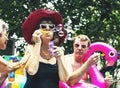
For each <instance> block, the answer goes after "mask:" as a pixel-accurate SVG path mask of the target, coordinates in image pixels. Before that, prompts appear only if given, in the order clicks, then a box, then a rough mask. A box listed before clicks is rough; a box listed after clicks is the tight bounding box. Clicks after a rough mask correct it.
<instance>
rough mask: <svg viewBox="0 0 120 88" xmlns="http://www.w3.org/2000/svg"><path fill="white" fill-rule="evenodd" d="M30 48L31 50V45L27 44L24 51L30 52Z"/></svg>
mask: <svg viewBox="0 0 120 88" xmlns="http://www.w3.org/2000/svg"><path fill="white" fill-rule="evenodd" d="M32 50H33V45H31V44H28V45H27V46H26V48H25V52H29V53H30V52H32Z"/></svg>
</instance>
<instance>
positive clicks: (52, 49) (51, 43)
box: [49, 41, 54, 55]
mask: <svg viewBox="0 0 120 88" xmlns="http://www.w3.org/2000/svg"><path fill="white" fill-rule="evenodd" d="M53 46H54V42H53V41H50V42H49V50H50V54H51V55H54V48H53Z"/></svg>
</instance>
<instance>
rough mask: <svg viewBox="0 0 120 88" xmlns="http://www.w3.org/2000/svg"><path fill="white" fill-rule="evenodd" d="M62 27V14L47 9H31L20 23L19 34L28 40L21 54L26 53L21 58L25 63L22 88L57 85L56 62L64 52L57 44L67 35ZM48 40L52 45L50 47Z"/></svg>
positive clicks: (51, 87)
mask: <svg viewBox="0 0 120 88" xmlns="http://www.w3.org/2000/svg"><path fill="white" fill-rule="evenodd" d="M62 26H63V21H62V17H61V15H60V14H59V13H58V12H55V11H51V10H46V9H39V10H36V11H34V12H32V13H31V14H30V15H29V16H28V17H27V19H26V20H25V22H24V23H23V25H22V33H23V37H24V38H25V40H26V42H27V43H28V46H27V48H26V50H25V55H24V56H25V57H27V56H29V57H28V58H23V59H22V60H21V63H25V62H27V63H26V65H25V69H26V71H27V82H26V84H25V87H24V88H58V83H59V77H60V76H59V74H58V73H59V71H58V62H59V61H60V60H61V58H62V56H63V55H64V53H63V51H62V50H61V49H60V47H58V46H60V44H62V43H63V41H64V39H65V36H66V35H65V32H64V29H63V27H62ZM51 41H52V42H53V43H54V46H51V47H49V46H50V45H49V44H50V43H51ZM52 48H53V49H52ZM51 50H53V51H51ZM52 53H53V54H52Z"/></svg>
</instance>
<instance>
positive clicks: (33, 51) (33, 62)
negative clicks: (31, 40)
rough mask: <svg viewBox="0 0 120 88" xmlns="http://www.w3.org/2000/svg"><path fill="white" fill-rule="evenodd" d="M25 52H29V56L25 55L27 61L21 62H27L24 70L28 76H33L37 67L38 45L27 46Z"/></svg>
mask: <svg viewBox="0 0 120 88" xmlns="http://www.w3.org/2000/svg"><path fill="white" fill-rule="evenodd" d="M27 52H29V54H28V53H26V55H25V56H24V58H26V57H27V58H28V59H24V60H23V61H24V62H26V61H27V62H26V65H25V69H26V71H27V72H28V73H29V74H30V75H34V74H35V73H36V72H37V70H38V66H39V54H40V44H39V43H36V44H35V45H29V47H28V49H27Z"/></svg>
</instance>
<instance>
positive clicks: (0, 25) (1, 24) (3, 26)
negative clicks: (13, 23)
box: [0, 19, 9, 33]
mask: <svg viewBox="0 0 120 88" xmlns="http://www.w3.org/2000/svg"><path fill="white" fill-rule="evenodd" d="M8 28H9V26H8V24H7V23H6V22H5V21H3V20H2V19H0V33H1V32H2V31H3V30H7V31H8Z"/></svg>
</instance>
